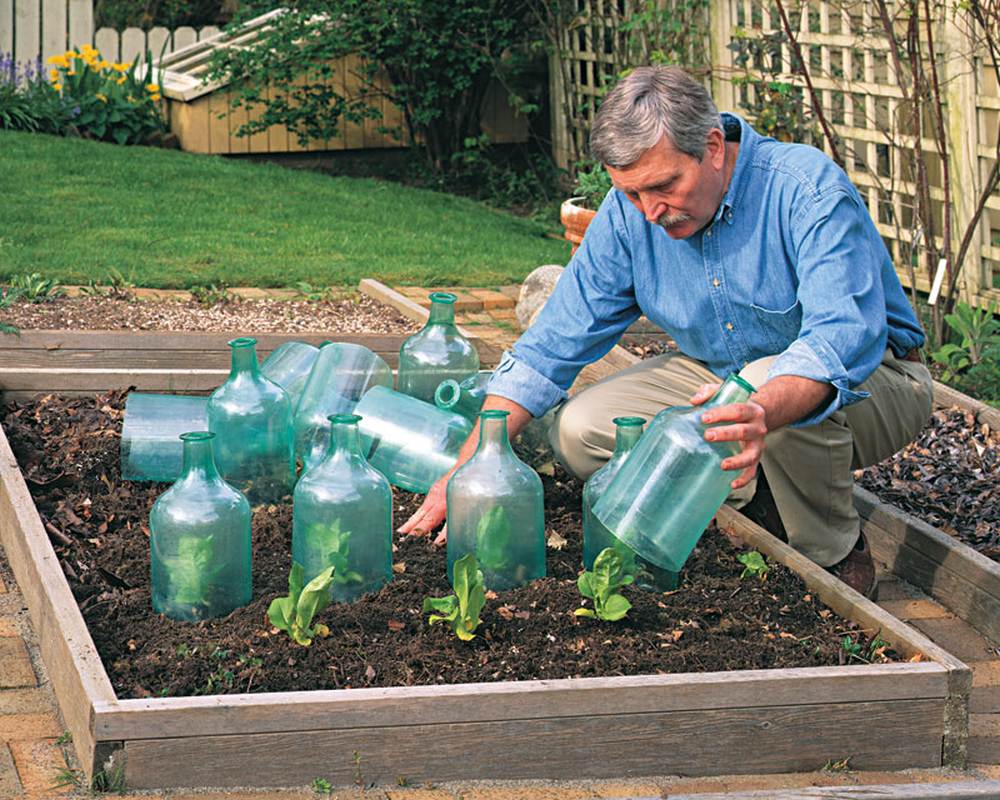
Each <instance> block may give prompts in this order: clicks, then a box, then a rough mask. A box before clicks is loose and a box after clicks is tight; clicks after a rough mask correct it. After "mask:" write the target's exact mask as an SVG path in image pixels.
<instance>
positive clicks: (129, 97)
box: [126, 95, 135, 103]
mask: <svg viewBox="0 0 1000 800" xmlns="http://www.w3.org/2000/svg"><path fill="white" fill-rule="evenodd" d="M126 99H127V100H128V101H129V102H130V103H134V102H135V98H134V97H132V95H129V96H128V97H127V98H126Z"/></svg>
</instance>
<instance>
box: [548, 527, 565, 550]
mask: <svg viewBox="0 0 1000 800" xmlns="http://www.w3.org/2000/svg"><path fill="white" fill-rule="evenodd" d="M545 544H546V545H547V546H549V547H551V548H552V549H553V550H562V549H563V548H564V547H565V546H566V545H567V544H569V542H568V541H567V540H566V539H565V538H564V537H562V536H560V535H559V534H558V533H556V532H555V531H550V532H549V538H548V539H546V540H545Z"/></svg>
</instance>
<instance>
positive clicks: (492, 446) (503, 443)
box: [476, 416, 514, 455]
mask: <svg viewBox="0 0 1000 800" xmlns="http://www.w3.org/2000/svg"><path fill="white" fill-rule="evenodd" d="M513 452H514V451H513V450H511V449H510V439H509V438H508V437H507V417H506V416H504V417H499V418H497V417H486V418H480V421H479V447H478V448H477V449H476V454H477V455H478V454H479V453H487V454H490V453H492V454H504V453H513Z"/></svg>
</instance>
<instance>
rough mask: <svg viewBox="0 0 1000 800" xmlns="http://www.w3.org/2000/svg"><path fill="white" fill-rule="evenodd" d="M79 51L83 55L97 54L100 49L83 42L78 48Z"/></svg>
mask: <svg viewBox="0 0 1000 800" xmlns="http://www.w3.org/2000/svg"><path fill="white" fill-rule="evenodd" d="M80 53H81V54H82V55H84V56H99V55H100V54H101V51H100V50H98V49H97V48H96V47H94V46H93V45H91V44H85V45H84V46H83V47H81V48H80Z"/></svg>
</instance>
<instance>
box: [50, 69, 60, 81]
mask: <svg viewBox="0 0 1000 800" xmlns="http://www.w3.org/2000/svg"><path fill="white" fill-rule="evenodd" d="M49 80H50V81H52V82H53V83H54V82H55V81H57V80H59V70H57V69H50V70H49Z"/></svg>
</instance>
